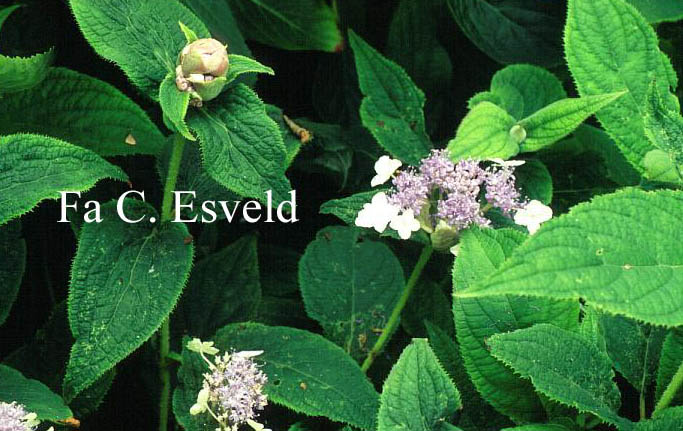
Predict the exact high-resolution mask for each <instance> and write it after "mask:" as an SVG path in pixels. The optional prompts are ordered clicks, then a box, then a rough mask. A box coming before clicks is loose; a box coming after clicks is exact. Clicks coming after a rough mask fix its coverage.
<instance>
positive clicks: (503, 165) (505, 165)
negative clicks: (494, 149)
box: [488, 158, 526, 168]
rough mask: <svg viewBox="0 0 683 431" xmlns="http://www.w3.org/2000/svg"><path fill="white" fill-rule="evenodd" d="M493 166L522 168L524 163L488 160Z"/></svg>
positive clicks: (497, 159)
mask: <svg viewBox="0 0 683 431" xmlns="http://www.w3.org/2000/svg"><path fill="white" fill-rule="evenodd" d="M488 160H489V161H490V162H492V163H493V164H495V165H498V166H502V167H504V168H516V167H517V166H522V165H523V164H524V163H526V162H525V161H524V160H503V159H500V158H493V159H488Z"/></svg>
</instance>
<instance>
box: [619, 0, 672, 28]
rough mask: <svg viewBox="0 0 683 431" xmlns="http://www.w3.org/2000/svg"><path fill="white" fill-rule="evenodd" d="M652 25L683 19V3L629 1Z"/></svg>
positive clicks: (658, 0)
mask: <svg viewBox="0 0 683 431" xmlns="http://www.w3.org/2000/svg"><path fill="white" fill-rule="evenodd" d="M628 2H629V3H631V4H632V5H633V6H635V7H636V8H637V9H638V11H639V12H640V13H641V14H643V16H644V17H645V19H647V20H648V22H651V23H657V22H663V21H678V20H680V19H682V18H683V3H681V2H677V1H671V0H628Z"/></svg>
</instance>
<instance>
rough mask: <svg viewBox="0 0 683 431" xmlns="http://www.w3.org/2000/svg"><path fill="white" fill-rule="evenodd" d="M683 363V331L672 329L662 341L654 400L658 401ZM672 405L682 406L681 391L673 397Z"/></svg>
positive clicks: (682, 397)
mask: <svg viewBox="0 0 683 431" xmlns="http://www.w3.org/2000/svg"><path fill="white" fill-rule="evenodd" d="M681 363H683V329H681V328H674V329H672V330H671V332H670V333H669V335H667V337H666V339H665V340H664V345H663V346H662V353H661V355H660V358H659V368H658V369H657V392H656V399H657V400H659V399H660V398H661V397H662V394H663V393H664V391H665V390H666V388H667V386H668V385H669V383H671V380H672V379H673V376H674V374H676V371H678V368H679V367H680V365H681ZM673 403H674V404H677V405H680V404H683V391H680V390H679V392H678V393H677V394H676V396H675V397H674V401H673Z"/></svg>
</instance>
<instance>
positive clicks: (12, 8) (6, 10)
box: [0, 4, 23, 28]
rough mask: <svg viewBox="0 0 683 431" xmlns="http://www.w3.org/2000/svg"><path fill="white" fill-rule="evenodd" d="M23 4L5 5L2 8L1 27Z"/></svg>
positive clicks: (0, 11) (0, 12) (0, 10)
mask: <svg viewBox="0 0 683 431" xmlns="http://www.w3.org/2000/svg"><path fill="white" fill-rule="evenodd" d="M22 6H23V5H21V4H15V5H12V6H5V7H3V8H1V9H0V28H2V25H3V24H4V23H5V20H6V19H7V18H8V17H9V16H10V15H11V14H12V12H14V11H15V10H17V9H19V8H20V7H22Z"/></svg>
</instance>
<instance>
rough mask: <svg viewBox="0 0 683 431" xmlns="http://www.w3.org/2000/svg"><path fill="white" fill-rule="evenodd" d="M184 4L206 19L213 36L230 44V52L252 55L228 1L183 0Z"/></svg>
mask: <svg viewBox="0 0 683 431" xmlns="http://www.w3.org/2000/svg"><path fill="white" fill-rule="evenodd" d="M183 4H185V6H187V7H188V8H190V9H191V10H192V12H194V14H195V15H197V16H198V17H199V18H200V19H201V20H202V21H204V23H205V24H206V26H207V27H208V28H209V31H210V32H211V36H213V38H215V39H218V40H220V41H221V42H223V43H225V44H227V45H228V52H230V53H233V54H239V55H245V56H248V57H250V56H251V50H249V47H248V46H247V43H246V42H245V41H244V36H242V33H241V32H240V29H239V27H238V26H237V21H235V17H234V16H233V13H232V11H231V10H230V6H229V5H228V2H222V1H221V2H216V1H213V0H183Z"/></svg>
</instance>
